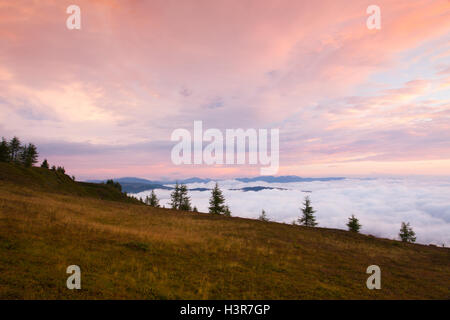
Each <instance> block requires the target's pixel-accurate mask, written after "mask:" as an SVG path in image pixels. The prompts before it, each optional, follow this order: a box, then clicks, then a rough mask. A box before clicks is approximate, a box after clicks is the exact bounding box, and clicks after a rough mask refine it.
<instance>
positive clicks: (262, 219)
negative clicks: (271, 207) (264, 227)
mask: <svg viewBox="0 0 450 320" xmlns="http://www.w3.org/2000/svg"><path fill="white" fill-rule="evenodd" d="M258 220H261V221H265V222H267V221H269V218H267V215H266V211H264V209H263V210H262V211H261V215H260V216H259V218H258Z"/></svg>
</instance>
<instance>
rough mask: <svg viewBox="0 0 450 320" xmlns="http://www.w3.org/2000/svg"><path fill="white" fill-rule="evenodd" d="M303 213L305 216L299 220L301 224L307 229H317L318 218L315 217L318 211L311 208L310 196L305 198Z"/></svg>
mask: <svg viewBox="0 0 450 320" xmlns="http://www.w3.org/2000/svg"><path fill="white" fill-rule="evenodd" d="M301 211H302V213H303V215H302V217H301V218H299V219H298V222H299V224H300V225H303V226H306V227H315V226H316V225H317V222H316V218H315V217H314V213H315V212H316V211H314V209H313V207H311V200H310V199H309V197H308V196H306V197H305V202H303V208H301Z"/></svg>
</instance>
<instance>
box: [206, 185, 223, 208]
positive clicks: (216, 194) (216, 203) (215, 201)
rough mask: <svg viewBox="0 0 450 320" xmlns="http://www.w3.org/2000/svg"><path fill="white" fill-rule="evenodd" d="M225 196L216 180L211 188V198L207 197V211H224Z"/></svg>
mask: <svg viewBox="0 0 450 320" xmlns="http://www.w3.org/2000/svg"><path fill="white" fill-rule="evenodd" d="M224 203H225V198H224V196H223V194H222V190H220V189H219V184H218V183H217V182H216V185H215V187H214V188H213V189H212V192H211V198H210V199H209V208H208V209H209V213H212V214H222V213H224V211H225V205H224Z"/></svg>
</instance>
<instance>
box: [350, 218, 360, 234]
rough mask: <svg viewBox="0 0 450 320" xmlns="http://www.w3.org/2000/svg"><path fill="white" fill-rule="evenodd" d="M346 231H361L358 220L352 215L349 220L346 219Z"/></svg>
mask: <svg viewBox="0 0 450 320" xmlns="http://www.w3.org/2000/svg"><path fill="white" fill-rule="evenodd" d="M347 227H348V231H353V232H359V229H361V225H360V224H359V220H358V219H357V218H356V217H355V215H353V214H352V216H351V217H350V218H348V223H347Z"/></svg>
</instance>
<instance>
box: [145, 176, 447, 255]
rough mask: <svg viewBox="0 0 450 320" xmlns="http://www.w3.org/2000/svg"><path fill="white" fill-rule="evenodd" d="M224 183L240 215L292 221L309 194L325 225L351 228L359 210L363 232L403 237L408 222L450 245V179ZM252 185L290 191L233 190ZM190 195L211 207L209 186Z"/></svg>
mask: <svg viewBox="0 0 450 320" xmlns="http://www.w3.org/2000/svg"><path fill="white" fill-rule="evenodd" d="M213 185H214V182H211V183H208V184H190V185H188V187H189V188H197V187H209V188H212V187H213ZM220 186H221V188H222V189H223V191H224V195H225V198H226V200H227V204H228V205H229V206H230V208H231V211H232V214H233V215H235V216H240V217H248V218H255V219H256V218H257V217H258V216H259V215H260V213H261V210H262V209H264V210H265V211H266V213H267V215H268V217H269V218H270V219H271V220H273V221H277V222H286V223H291V222H292V221H293V220H296V219H297V218H298V217H299V216H300V209H299V208H300V206H301V205H302V204H301V203H302V201H303V198H304V197H305V195H309V196H310V198H311V200H312V205H313V207H314V209H315V210H316V211H317V212H316V217H317V221H318V222H319V226H321V227H327V228H338V229H347V227H346V223H347V222H348V217H349V216H351V215H352V214H354V215H355V216H356V217H357V218H358V219H359V220H360V223H361V224H362V229H361V232H362V233H365V234H372V235H375V236H378V237H385V238H390V239H394V238H395V239H398V232H399V229H400V225H401V222H402V221H405V222H410V223H411V225H412V226H413V229H414V231H415V232H416V235H417V242H419V243H424V244H429V243H433V244H437V245H442V244H445V245H446V246H450V198H449V197H448V194H450V180H449V179H430V178H427V179H424V178H409V179H385V178H378V179H346V180H338V181H327V182H322V181H316V182H302V183H285V184H278V183H273V184H267V183H263V182H253V183H242V182H238V181H235V180H227V181H221V182H220ZM248 186H270V187H282V188H286V189H288V190H262V191H259V192H251V191H250V192H242V191H234V190H229V189H236V188H242V187H248ZM302 191H312V192H311V193H305V192H302ZM148 194H150V192H147V191H146V192H142V193H139V194H137V196H138V197H141V196H142V197H144V198H145V196H146V195H148ZM156 194H157V195H158V197H160V198H161V205H166V207H169V205H168V204H169V198H170V191H167V190H156ZM190 196H191V198H192V203H193V205H195V206H197V208H198V209H199V211H201V212H207V211H208V205H209V204H208V200H209V197H210V192H209V191H208V192H199V191H192V192H190Z"/></svg>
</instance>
